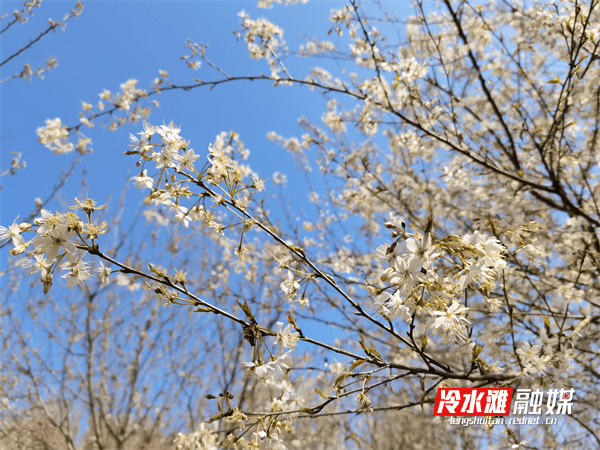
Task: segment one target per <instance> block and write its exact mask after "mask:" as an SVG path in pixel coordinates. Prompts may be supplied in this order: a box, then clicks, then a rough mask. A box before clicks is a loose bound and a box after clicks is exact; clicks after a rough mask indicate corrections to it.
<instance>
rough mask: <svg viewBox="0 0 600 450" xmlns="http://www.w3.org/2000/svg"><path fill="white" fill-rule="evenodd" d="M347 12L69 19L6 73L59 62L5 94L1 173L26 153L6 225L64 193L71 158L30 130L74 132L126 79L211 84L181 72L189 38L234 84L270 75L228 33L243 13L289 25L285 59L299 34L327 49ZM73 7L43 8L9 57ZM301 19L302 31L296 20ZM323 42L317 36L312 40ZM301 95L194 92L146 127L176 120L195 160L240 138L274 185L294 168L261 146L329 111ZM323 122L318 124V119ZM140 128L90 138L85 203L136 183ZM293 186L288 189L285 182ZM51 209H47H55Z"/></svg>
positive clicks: (249, 89)
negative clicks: (53, 123)
mask: <svg viewBox="0 0 600 450" xmlns="http://www.w3.org/2000/svg"><path fill="white" fill-rule="evenodd" d="M341 5H342V3H341V2H317V3H316V4H313V5H306V6H304V5H298V6H296V7H293V8H284V7H279V8H274V9H272V10H259V11H257V10H256V9H255V8H254V2H229V1H223V2H217V1H210V2H100V1H96V2H89V3H87V4H86V5H85V8H84V12H83V14H82V15H81V16H80V17H79V18H78V19H71V20H70V21H69V22H68V25H67V28H66V30H65V31H59V32H57V33H56V34H54V33H50V34H49V35H47V36H46V37H45V38H44V39H43V40H42V41H40V42H39V43H37V44H36V45H35V46H34V47H33V48H32V49H30V50H28V51H27V52H25V53H23V54H22V55H21V56H20V57H19V58H16V59H15V60H13V61H11V62H10V63H9V64H7V65H6V66H4V67H3V72H2V79H4V78H6V77H8V76H10V75H12V74H14V73H17V72H20V71H21V70H22V68H23V64H24V63H29V64H31V66H32V67H34V68H35V67H37V66H38V65H40V64H43V62H44V61H45V59H47V58H48V57H50V56H53V57H55V58H57V59H58V68H57V69H55V70H54V71H53V72H52V73H50V74H48V75H46V79H44V80H40V79H37V78H35V79H34V80H33V81H32V82H28V81H25V80H21V79H17V80H13V81H11V82H9V83H6V84H4V85H2V87H1V93H0V95H1V105H2V106H1V118H0V123H1V129H0V135H1V136H2V137H3V139H2V140H1V141H0V145H1V149H2V167H3V168H4V169H6V168H7V167H8V165H9V163H10V160H11V158H12V155H11V152H12V151H18V152H22V153H23V159H24V160H25V161H26V162H27V169H26V170H25V171H23V172H21V173H18V174H17V175H16V176H14V177H5V178H4V179H2V184H3V186H4V189H3V192H2V194H1V195H2V197H1V204H2V208H1V215H0V222H1V223H3V224H10V223H11V222H12V220H13V219H14V217H15V216H16V215H19V214H20V215H21V216H24V215H26V214H27V213H29V211H30V210H31V209H32V208H33V205H34V203H33V199H34V198H35V197H42V198H44V197H45V196H46V195H47V193H48V191H49V189H50V187H51V186H52V185H53V184H54V183H55V182H56V181H57V179H58V174H59V172H60V170H61V169H67V168H68V167H69V166H70V164H71V162H72V160H73V159H74V158H75V155H74V154H69V155H54V154H52V153H51V152H50V151H48V150H47V149H45V148H44V147H43V146H41V145H40V144H39V143H38V142H37V137H36V134H35V130H36V128H37V127H39V126H41V125H43V124H44V122H45V120H46V119H52V118H55V117H60V118H61V119H62V122H63V123H64V124H66V125H68V126H73V125H75V124H77V123H78V113H79V112H80V111H81V102H82V101H86V102H89V103H92V104H96V103H97V102H98V100H99V98H98V94H99V93H100V92H102V90H103V89H109V90H110V91H112V92H116V91H118V90H119V85H120V84H121V83H123V82H125V81H126V80H128V79H130V78H135V79H138V80H139V84H138V87H140V88H145V87H147V86H148V85H150V84H151V82H152V80H153V79H154V78H155V77H156V76H158V70H159V69H162V70H167V71H168V72H169V74H170V79H171V80H172V81H173V82H175V83H177V84H190V83H192V79H193V78H196V77H201V78H203V79H215V78H217V75H218V74H217V73H216V72H214V71H211V70H210V69H209V68H208V67H207V66H206V65H203V66H202V67H201V68H200V69H199V70H198V71H191V70H190V69H187V68H186V67H185V64H184V63H183V61H181V60H180V57H181V56H182V55H184V54H186V51H185V49H184V48H183V46H184V44H185V42H186V40H187V39H188V38H189V39H191V40H192V41H193V42H205V43H208V44H209V49H208V55H210V58H211V59H212V60H213V61H214V62H215V63H218V64H221V65H222V66H223V67H224V69H225V70H226V71H228V72H229V73H230V74H236V75H249V74H253V73H254V74H255V73H260V72H268V69H267V67H266V64H265V63H264V62H257V61H253V60H250V58H249V57H248V56H247V50H246V46H245V44H244V43H242V42H236V39H235V36H234V35H233V34H232V31H233V30H237V29H239V18H238V17H237V13H238V12H239V11H241V10H242V9H245V10H246V11H247V12H248V13H250V14H251V17H258V16H263V15H264V16H267V17H270V18H273V19H272V20H273V21H275V22H276V23H277V22H278V23H282V24H283V25H284V28H285V30H286V34H285V36H286V38H287V39H288V41H290V47H294V42H297V38H298V37H299V36H301V35H302V34H309V35H313V34H317V35H320V36H321V37H324V36H325V34H326V32H327V30H328V27H329V22H328V12H329V10H330V9H331V8H333V7H341ZM71 6H72V3H71V2H65V1H54V2H45V3H44V4H43V6H42V8H41V9H39V10H36V11H35V16H34V17H33V18H31V19H30V20H29V22H28V23H26V24H23V25H20V26H17V27H16V28H13V29H11V30H10V31H9V32H8V33H7V34H5V35H4V36H3V40H2V56H3V59H4V58H6V56H8V55H10V54H12V53H13V52H14V51H15V50H16V49H18V48H19V47H21V46H23V45H24V44H26V43H27V42H28V41H29V39H31V38H32V37H34V36H37V34H38V33H39V32H40V31H41V30H43V29H44V28H45V26H46V24H47V20H48V18H49V17H50V18H53V19H54V20H57V19H58V18H60V17H62V16H63V15H64V14H65V13H66V12H68V11H69V10H70V8H71ZM17 7H19V3H18V2H3V3H2V6H1V8H2V11H3V12H4V11H11V10H12V9H15V8H17ZM299 10H302V15H301V16H300V17H302V19H301V20H298V17H299V16H298V15H297V14H298V11H299ZM318 29H319V30H320V32H319V33H316V31H317V30H318ZM299 89H300V88H285V89H281V88H280V89H274V88H273V87H272V86H270V85H269V84H268V83H267V82H254V83H248V82H238V83H236V84H229V85H226V86H222V87H218V88H216V89H214V90H213V91H208V89H197V90H195V91H192V92H182V91H175V92H169V93H165V94H162V95H159V96H156V97H155V98H156V99H157V100H158V101H159V102H160V105H161V106H160V108H158V109H155V110H154V111H153V113H152V115H151V116H150V118H149V122H150V123H153V124H161V123H163V122H165V123H168V122H170V121H171V120H173V121H174V122H175V123H176V124H180V125H181V128H182V132H181V134H182V136H184V137H185V138H186V139H188V140H191V143H192V146H193V147H194V148H195V149H196V152H197V153H200V154H202V153H205V152H206V149H207V146H208V144H209V143H210V142H212V141H213V140H214V137H215V136H216V135H217V134H218V133H219V132H220V131H229V130H235V131H236V132H239V133H240V135H241V138H242V140H243V141H244V143H245V144H246V147H247V148H249V149H250V151H251V157H250V165H251V166H252V167H253V168H254V170H256V171H257V172H259V173H260V174H261V176H263V178H269V177H271V175H272V174H273V172H275V171H277V170H279V171H281V172H286V171H285V170H282V167H288V168H289V167H290V164H291V162H292V160H291V158H290V157H289V156H288V155H287V153H286V152H285V151H284V150H281V149H279V148H278V147H277V146H276V145H275V144H273V143H271V142H269V141H268V140H267V139H266V138H265V135H266V133H267V132H268V131H271V130H274V131H277V132H278V133H279V134H281V135H283V136H292V135H297V134H299V128H298V127H297V126H296V120H297V118H298V117H300V116H301V115H304V114H309V115H310V113H311V112H312V116H313V118H314V117H317V118H318V117H319V115H320V113H321V111H322V110H323V108H324V103H325V101H324V99H323V98H322V97H320V96H319V95H318V94H317V93H310V95H307V91H306V90H303V93H304V95H298V93H299V92H298V91H299ZM315 114H316V116H315ZM140 129H141V124H134V125H127V126H125V127H123V128H122V129H121V130H119V131H117V132H109V131H108V130H107V129H102V128H101V127H99V126H96V127H95V128H93V129H88V128H86V127H83V129H82V130H83V132H84V134H85V135H86V136H88V137H91V138H92V140H93V148H94V153H93V154H92V155H87V156H85V157H84V161H83V163H82V165H81V166H80V169H79V171H80V170H81V169H84V170H86V172H87V178H88V185H89V187H90V195H91V196H93V197H95V198H96V199H98V200H99V201H102V199H104V198H105V197H106V196H107V195H109V194H112V195H113V196H114V195H116V194H117V193H118V192H120V190H121V188H122V186H123V184H124V182H125V181H126V180H127V179H128V178H129V177H130V176H133V175H134V174H135V165H134V163H135V160H134V159H133V158H131V157H128V156H125V155H123V151H124V150H126V149H127V145H128V142H129V139H128V135H129V133H130V132H133V133H137V132H138V131H140ZM288 178H292V177H290V176H288ZM78 179H79V177H77V176H76V177H73V179H72V182H73V183H69V185H68V186H67V189H65V200H67V201H68V200H69V198H67V197H66V196H67V195H68V193H71V194H73V195H78V194H79V193H78V189H79V186H78ZM49 206H50V207H52V206H51V205H49Z"/></svg>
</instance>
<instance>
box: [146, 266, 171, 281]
mask: <svg viewBox="0 0 600 450" xmlns="http://www.w3.org/2000/svg"><path fill="white" fill-rule="evenodd" d="M148 268H149V269H150V272H152V273H153V274H154V275H156V276H158V277H161V278H166V277H167V274H165V273H163V272H161V271H160V270H158V269H155V268H154V266H153V265H152V264H150V263H148Z"/></svg>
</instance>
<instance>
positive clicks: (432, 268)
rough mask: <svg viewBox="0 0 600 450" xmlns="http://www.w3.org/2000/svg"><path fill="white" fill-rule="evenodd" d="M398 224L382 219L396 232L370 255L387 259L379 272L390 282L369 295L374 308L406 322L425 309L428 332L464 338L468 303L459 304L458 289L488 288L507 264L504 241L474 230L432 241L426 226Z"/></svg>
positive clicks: (467, 322)
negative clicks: (411, 229) (416, 229)
mask: <svg viewBox="0 0 600 450" xmlns="http://www.w3.org/2000/svg"><path fill="white" fill-rule="evenodd" d="M402 225H403V227H402V228H399V227H397V226H396V225H394V224H392V223H387V224H386V226H387V227H388V228H392V229H395V230H396V231H395V232H394V233H395V235H396V236H397V235H398V234H400V237H399V238H398V239H397V240H396V241H395V242H394V243H393V244H392V245H390V246H387V245H382V246H380V247H379V248H378V249H377V252H376V256H375V260H376V261H379V262H384V263H386V264H387V265H388V267H387V268H386V269H385V270H384V271H383V273H382V274H381V277H380V278H381V280H382V281H383V282H386V283H390V286H388V287H386V288H385V289H386V290H383V292H381V293H380V295H379V296H378V297H377V298H375V299H374V306H375V308H376V311H377V313H378V314H380V315H381V316H383V317H384V318H386V319H387V320H390V321H393V320H396V319H398V318H400V319H401V320H403V321H404V322H407V323H412V322H413V321H414V320H415V317H416V316H421V315H423V314H424V313H428V314H429V315H430V317H431V320H430V321H429V323H428V329H429V330H430V331H431V332H432V333H433V334H439V335H441V336H442V337H443V338H444V339H449V338H452V339H458V340H465V339H466V338H467V336H468V330H467V325H469V324H470V322H469V320H467V314H468V311H469V308H467V307H466V306H461V303H460V296H461V293H462V292H463V291H464V290H465V289H467V288H472V289H476V290H477V291H479V292H481V293H483V294H484V295H485V293H487V292H489V290H490V289H491V288H492V287H493V284H494V281H495V279H496V277H497V276H498V274H499V273H500V271H501V270H502V269H503V268H504V267H505V266H506V260H505V258H504V256H503V252H504V250H505V249H504V247H503V246H502V244H501V243H500V241H499V240H498V238H496V237H494V236H485V235H483V234H481V233H479V232H478V231H476V232H475V233H474V234H467V235H465V236H463V237H459V236H447V237H445V238H444V239H441V240H440V241H437V242H434V241H433V239H432V236H431V233H430V232H426V233H425V234H424V235H421V234H419V233H412V234H411V233H407V232H406V231H405V227H404V222H403V223H402ZM453 258H454V259H453ZM452 262H455V263H454V264H452ZM388 290H389V291H390V292H391V293H390V292H388Z"/></svg>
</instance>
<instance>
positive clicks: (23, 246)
mask: <svg viewBox="0 0 600 450" xmlns="http://www.w3.org/2000/svg"><path fill="white" fill-rule="evenodd" d="M26 249H27V244H21V245H18V246H16V247H15V248H13V249H12V250H11V251H10V254H11V255H13V256H16V255H20V254H21V253H23V252H24V251H25V250H26Z"/></svg>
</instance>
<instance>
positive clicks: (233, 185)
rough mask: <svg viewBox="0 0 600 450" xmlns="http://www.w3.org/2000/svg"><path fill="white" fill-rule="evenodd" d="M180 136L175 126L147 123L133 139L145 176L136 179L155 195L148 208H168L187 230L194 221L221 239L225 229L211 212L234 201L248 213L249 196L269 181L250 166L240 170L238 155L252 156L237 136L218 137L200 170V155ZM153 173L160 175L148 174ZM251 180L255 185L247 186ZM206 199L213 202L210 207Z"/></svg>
mask: <svg viewBox="0 0 600 450" xmlns="http://www.w3.org/2000/svg"><path fill="white" fill-rule="evenodd" d="M180 131H181V129H180V128H177V127H175V126H174V125H173V124H172V123H171V124H169V125H160V126H153V125H149V124H148V123H145V124H144V129H143V131H142V132H140V133H139V134H140V137H139V138H138V137H137V136H134V135H130V138H131V144H130V145H131V147H132V148H133V149H132V150H130V151H127V152H126V153H127V154H131V155H139V156H140V161H139V162H138V166H141V173H140V175H138V176H136V177H134V183H135V185H136V187H138V188H140V189H151V190H152V191H151V192H150V194H149V195H148V196H147V198H146V203H148V204H152V205H155V206H158V207H166V208H168V209H169V210H170V211H172V213H173V219H174V220H175V221H177V222H181V223H182V224H183V225H184V226H185V227H188V226H189V223H190V221H196V222H199V223H200V224H201V225H202V226H203V228H205V229H208V230H211V232H213V233H215V234H216V235H221V234H222V232H223V229H224V228H223V226H222V225H221V224H220V223H219V222H218V221H217V216H216V214H215V213H214V212H212V210H211V209H212V208H213V207H214V206H218V205H224V204H226V203H228V202H230V204H231V205H235V207H236V208H239V209H240V210H244V209H245V208H246V205H247V203H248V201H249V197H248V192H249V191H250V190H252V192H254V193H256V192H259V191H262V190H264V182H263V181H262V180H261V179H260V178H259V177H256V176H254V174H253V173H252V171H251V170H250V168H249V167H247V166H245V165H240V164H239V163H238V162H237V161H236V160H235V159H234V158H233V156H234V154H235V153H237V154H238V155H239V156H240V157H241V158H242V159H246V158H247V157H248V155H249V151H248V150H247V149H246V148H245V147H244V145H243V143H242V142H241V140H240V139H239V136H238V135H237V134H236V133H233V132H231V133H226V132H223V133H221V134H219V135H218V136H217V138H216V140H215V142H214V143H212V144H210V145H209V148H208V155H207V159H206V162H205V164H204V166H203V167H201V168H199V169H197V168H196V166H195V163H196V161H197V160H198V159H199V158H200V156H199V155H197V154H196V153H195V151H194V149H192V148H190V146H189V141H186V140H185V139H183V138H182V137H181V136H180V134H179V133H180ZM153 136H155V139H154V141H152V138H153ZM147 164H151V165H153V169H147V168H146V165H147ZM148 170H154V171H155V173H154V174H153V175H149V174H148ZM248 176H251V178H252V181H251V182H250V183H245V184H244V179H245V178H246V177H248ZM190 186H196V187H200V188H201V190H202V191H203V192H200V193H195V192H192V190H190ZM209 186H210V187H209ZM213 189H215V190H213ZM190 197H191V198H192V200H193V201H192V203H191V204H190V205H188V206H184V204H183V203H184V202H185V201H186V200H187V199H190ZM207 198H209V199H211V202H210V203H209V204H207V202H206V200H207ZM251 226H252V225H251V223H249V222H244V228H245V230H246V231H247V229H249V228H251Z"/></svg>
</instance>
